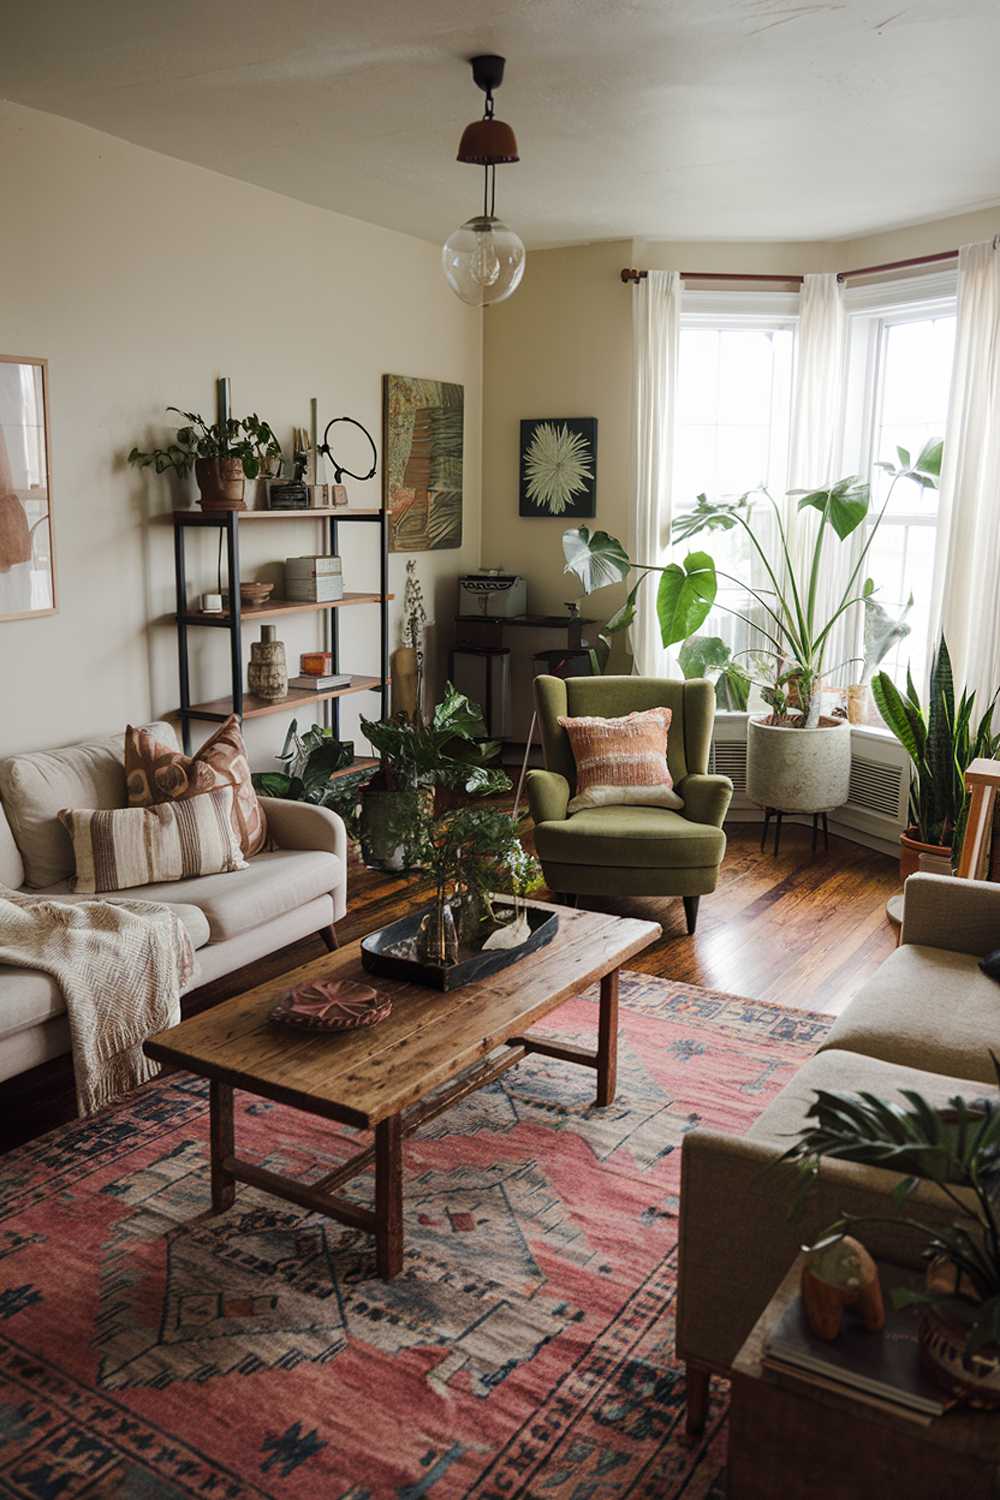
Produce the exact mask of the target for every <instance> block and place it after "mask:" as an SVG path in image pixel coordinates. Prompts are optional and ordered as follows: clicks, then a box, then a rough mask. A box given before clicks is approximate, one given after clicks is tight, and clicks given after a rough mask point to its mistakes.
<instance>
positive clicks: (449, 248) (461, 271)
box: [441, 214, 524, 307]
mask: <svg viewBox="0 0 1000 1500" xmlns="http://www.w3.org/2000/svg"><path fill="white" fill-rule="evenodd" d="M441 264H442V266H443V267H444V274H445V276H446V277H447V280H448V285H449V286H450V287H451V289H452V291H453V292H454V293H455V294H456V296H458V297H461V299H462V301H463V302H467V303H468V304H469V305H470V307H483V306H485V305H486V304H487V303H490V302H502V301H503V300H504V298H505V297H509V296H510V295H511V293H512V292H513V291H516V289H517V287H518V286H519V285H520V282H521V277H522V276H523V275H524V245H523V243H522V242H521V240H520V239H519V237H518V236H517V235H516V234H515V233H514V231H513V229H509V228H508V227H507V225H506V224H504V223H503V222H502V221H501V220H500V219H495V218H493V217H492V216H489V215H486V214H479V215H477V217H476V218H474V219H469V220H468V221H467V222H466V223H465V224H463V225H462V226H461V228H459V229H456V230H455V233H454V234H453V235H451V236H449V238H448V239H447V240H446V241H445V244H444V248H443V249H442V251H441Z"/></svg>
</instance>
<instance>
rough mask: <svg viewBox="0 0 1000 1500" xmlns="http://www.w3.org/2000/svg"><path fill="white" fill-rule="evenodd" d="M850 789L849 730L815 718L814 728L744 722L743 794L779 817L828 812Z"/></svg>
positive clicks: (842, 721) (841, 724)
mask: <svg viewBox="0 0 1000 1500" xmlns="http://www.w3.org/2000/svg"><path fill="white" fill-rule="evenodd" d="M850 786H851V726H850V725H849V724H848V722H847V720H846V719H826V718H823V719H820V721H819V724H818V725H817V726H816V728H815V729H782V728H780V727H778V726H777V725H774V724H765V723H763V722H762V721H761V720H760V719H754V718H750V719H748V720H747V795H748V796H749V797H750V799H751V801H753V802H759V803H760V805H761V807H774V808H780V810H781V811H782V812H791V813H814V812H829V811H830V810H831V809H832V808H834V807H842V806H843V805H844V803H845V802H846V801H847V798H848V794H849V792H850Z"/></svg>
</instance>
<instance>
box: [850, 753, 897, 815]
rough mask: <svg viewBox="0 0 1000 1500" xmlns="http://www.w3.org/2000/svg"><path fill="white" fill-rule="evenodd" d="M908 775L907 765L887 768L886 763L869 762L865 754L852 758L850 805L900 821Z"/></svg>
mask: <svg viewBox="0 0 1000 1500" xmlns="http://www.w3.org/2000/svg"><path fill="white" fill-rule="evenodd" d="M905 774H906V772H905V768H904V767H903V766H887V765H886V764H885V762H884V761H878V760H867V759H866V758H865V757H864V756H863V755H855V756H852V758H851V790H850V794H849V796H848V802H849V803H850V805H851V806H852V807H857V808H861V809H862V811H864V812H871V813H880V814H881V816H882V817H884V818H894V819H896V820H898V819H899V816H900V799H901V797H902V794H903V790H904V787H903V777H904V775H905Z"/></svg>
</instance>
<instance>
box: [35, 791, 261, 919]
mask: <svg viewBox="0 0 1000 1500" xmlns="http://www.w3.org/2000/svg"><path fill="white" fill-rule="evenodd" d="M59 817H60V820H61V822H62V823H63V825H64V826H65V828H66V829H67V831H68V833H69V836H70V838H71V839H72V841H73V854H74V856H75V858H76V878H75V880H74V881H73V889H74V890H75V891H82V892H83V893H84V894H86V895H92V894H94V893H96V892H98V891H127V890H132V889H133V888H134V887H135V886H139V885H153V884H155V883H156V882H158V881H165V880H187V879H189V878H190V877H191V876H193V875H219V874H222V873H223V872H224V871H228V870H245V869H246V860H245V859H244V858H243V854H242V851H241V850H240V842H239V839H238V837H237V836H236V834H235V832H234V830H233V823H232V817H233V788H232V787H231V786H226V787H219V788H217V789H216V790H215V791H212V792H204V793H203V794H202V795H201V796H200V797H188V798H186V799H185V800H184V801H181V802H161V803H159V804H158V805H157V806H156V807H149V808H146V807H116V808H112V809H111V810H110V811H107V812H104V811H97V810H95V809H94V808H82V809H71V808H64V809H63V810H62V812H60V814H59Z"/></svg>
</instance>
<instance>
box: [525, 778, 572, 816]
mask: <svg viewBox="0 0 1000 1500" xmlns="http://www.w3.org/2000/svg"><path fill="white" fill-rule="evenodd" d="M527 787H528V807H529V808H530V810H531V816H532V818H533V819H534V820H535V822H536V823H561V822H563V820H564V819H565V817H566V807H567V805H568V803H569V782H568V781H567V780H566V778H565V776H560V775H559V773H558V772H557V771H529V772H528V780H527Z"/></svg>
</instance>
